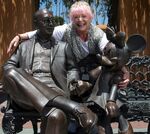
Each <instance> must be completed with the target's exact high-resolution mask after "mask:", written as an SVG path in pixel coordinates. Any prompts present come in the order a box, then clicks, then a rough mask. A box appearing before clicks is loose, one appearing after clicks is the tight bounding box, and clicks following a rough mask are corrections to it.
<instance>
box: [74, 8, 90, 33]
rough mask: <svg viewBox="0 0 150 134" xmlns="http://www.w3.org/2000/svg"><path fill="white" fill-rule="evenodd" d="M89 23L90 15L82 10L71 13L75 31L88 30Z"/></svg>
mask: <svg viewBox="0 0 150 134" xmlns="http://www.w3.org/2000/svg"><path fill="white" fill-rule="evenodd" d="M90 23H91V17H90V16H89V15H88V14H87V13H86V12H84V11H81V12H78V13H76V14H74V15H73V18H72V24H73V25H74V26H75V28H76V31H77V32H80V33H82V32H88V30H89V26H90Z"/></svg>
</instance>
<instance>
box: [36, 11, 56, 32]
mask: <svg viewBox="0 0 150 134" xmlns="http://www.w3.org/2000/svg"><path fill="white" fill-rule="evenodd" d="M34 24H35V26H36V28H37V29H38V30H39V32H40V33H42V34H44V35H45V34H49V35H52V33H53V30H54V27H55V20H54V17H53V14H52V12H50V11H49V10H48V9H41V10H38V11H37V12H36V13H35V14H34Z"/></svg>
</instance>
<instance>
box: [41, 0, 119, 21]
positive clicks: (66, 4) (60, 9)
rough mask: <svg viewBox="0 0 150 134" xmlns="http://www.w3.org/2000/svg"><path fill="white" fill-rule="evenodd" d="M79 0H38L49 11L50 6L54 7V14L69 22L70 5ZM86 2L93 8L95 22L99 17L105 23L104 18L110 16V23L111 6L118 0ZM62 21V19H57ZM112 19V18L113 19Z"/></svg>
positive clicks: (87, 0) (91, 0)
mask: <svg viewBox="0 0 150 134" xmlns="http://www.w3.org/2000/svg"><path fill="white" fill-rule="evenodd" d="M76 1H79V0H40V3H45V6H46V8H48V9H49V10H50V11H52V7H54V6H55V7H56V9H55V10H56V11H54V12H53V13H54V15H55V16H57V17H58V16H61V18H63V19H64V21H66V22H69V18H68V13H69V9H70V7H71V5H72V4H73V3H74V2H76ZM85 1H86V2H88V3H89V4H90V6H91V8H92V9H93V11H94V13H95V22H96V24H99V23H100V22H99V20H100V18H102V19H103V22H102V23H106V19H107V18H108V19H109V18H110V19H109V21H111V23H110V24H112V20H111V19H112V18H113V17H112V16H113V14H114V12H111V11H113V10H114V9H113V10H112V8H113V6H112V5H113V2H114V3H116V1H118V0H85ZM58 20H59V21H61V22H60V23H62V19H58ZM113 20H114V19H113ZM64 21H63V22H64Z"/></svg>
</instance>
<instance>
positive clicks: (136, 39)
mask: <svg viewBox="0 0 150 134" xmlns="http://www.w3.org/2000/svg"><path fill="white" fill-rule="evenodd" d="M126 45H127V47H128V50H129V51H131V52H133V53H139V52H141V51H143V50H144V49H145V47H146V40H145V38H144V37H143V36H142V35H140V34H133V35H131V36H129V38H128V40H127V42H126Z"/></svg>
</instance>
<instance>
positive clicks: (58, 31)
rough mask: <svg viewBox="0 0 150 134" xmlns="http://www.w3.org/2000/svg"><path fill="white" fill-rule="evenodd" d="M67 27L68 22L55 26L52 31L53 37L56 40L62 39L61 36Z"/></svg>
mask: <svg viewBox="0 0 150 134" xmlns="http://www.w3.org/2000/svg"><path fill="white" fill-rule="evenodd" d="M67 27H68V24H63V25H59V26H56V27H55V28H54V31H53V37H54V38H55V39H56V40H59V41H60V40H62V37H63V35H64V33H65V31H66V29H67Z"/></svg>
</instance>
